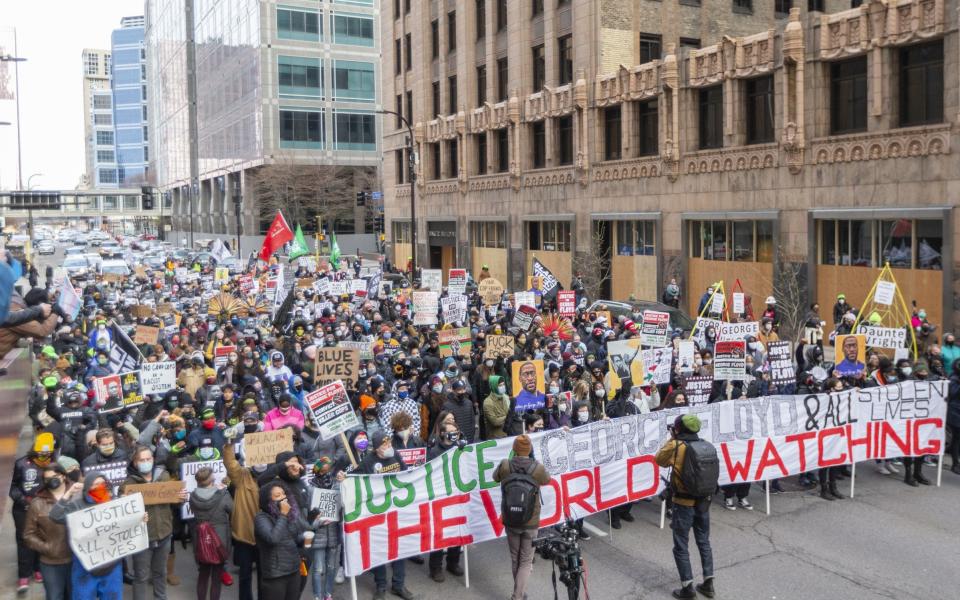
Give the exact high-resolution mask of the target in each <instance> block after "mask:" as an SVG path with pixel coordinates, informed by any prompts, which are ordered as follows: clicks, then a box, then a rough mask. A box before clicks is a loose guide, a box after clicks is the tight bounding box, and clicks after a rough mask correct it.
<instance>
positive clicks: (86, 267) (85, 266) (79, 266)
mask: <svg viewBox="0 0 960 600" xmlns="http://www.w3.org/2000/svg"><path fill="white" fill-rule="evenodd" d="M63 270H64V272H65V273H66V274H67V276H68V277H72V278H74V279H80V278H83V277H86V276H87V275H88V274H89V273H90V262H89V261H88V260H87V257H86V256H84V255H83V254H73V255H71V256H68V257H67V258H66V259H65V260H64V261H63Z"/></svg>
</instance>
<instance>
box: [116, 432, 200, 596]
mask: <svg viewBox="0 0 960 600" xmlns="http://www.w3.org/2000/svg"><path fill="white" fill-rule="evenodd" d="M164 481H170V474H169V473H167V470H166V468H165V467H164V466H163V465H157V464H155V463H154V458H153V452H151V451H150V448H147V447H146V446H139V447H137V448H136V449H135V450H134V451H133V456H132V458H131V459H130V464H129V465H128V466H127V478H126V479H125V480H124V482H123V483H122V484H121V485H120V495H121V496H122V495H123V494H124V491H125V489H126V487H127V486H130V485H140V484H145V483H155V482H156V483H160V482H164ZM187 498H188V495H187V491H186V489H181V490H180V494H179V502H180V503H182V502H185V501H186V500H187ZM173 506H177V507H178V506H179V503H178V504H150V505H148V506H147V507H146V512H147V516H148V517H149V520H148V521H147V535H148V538H149V542H150V545H149V547H148V548H147V549H146V550H143V551H142V552H138V553H137V554H134V555H133V556H132V560H133V597H134V599H135V600H146V598H147V595H148V593H149V588H150V584H151V583H152V584H153V598H155V599H156V600H164V599H165V598H166V597H167V592H166V591H167V575H168V572H172V571H173V565H174V555H172V554H171V553H170V544H171V537H172V535H173V512H172V511H171V507H173Z"/></svg>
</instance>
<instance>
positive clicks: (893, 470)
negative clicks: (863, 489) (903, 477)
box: [887, 462, 900, 475]
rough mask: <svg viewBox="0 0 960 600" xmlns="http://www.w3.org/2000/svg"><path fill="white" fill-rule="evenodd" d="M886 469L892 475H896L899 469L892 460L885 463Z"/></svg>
mask: <svg viewBox="0 0 960 600" xmlns="http://www.w3.org/2000/svg"><path fill="white" fill-rule="evenodd" d="M887 469H888V470H889V471H890V472H891V473H893V474H894V475H898V474H899V473H900V469H898V468H897V465H896V464H894V463H892V462H889V463H887Z"/></svg>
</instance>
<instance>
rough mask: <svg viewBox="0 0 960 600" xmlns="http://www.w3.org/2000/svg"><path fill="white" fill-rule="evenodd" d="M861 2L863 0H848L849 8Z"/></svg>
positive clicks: (855, 6)
mask: <svg viewBox="0 0 960 600" xmlns="http://www.w3.org/2000/svg"><path fill="white" fill-rule="evenodd" d="M861 4H863V0H850V8H857V7H858V6H860V5H861Z"/></svg>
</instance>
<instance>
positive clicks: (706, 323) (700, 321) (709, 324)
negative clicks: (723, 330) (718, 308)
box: [693, 317, 721, 346]
mask: <svg viewBox="0 0 960 600" xmlns="http://www.w3.org/2000/svg"><path fill="white" fill-rule="evenodd" d="M720 324H721V322H720V321H719V320H717V319H708V318H707V317H697V324H696V325H695V329H696V331H695V332H694V334H693V340H694V341H695V342H697V343H698V344H700V345H701V346H702V345H703V342H704V340H705V339H706V334H707V329H709V328H713V331H714V332H717V331H718V330H719V329H720Z"/></svg>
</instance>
